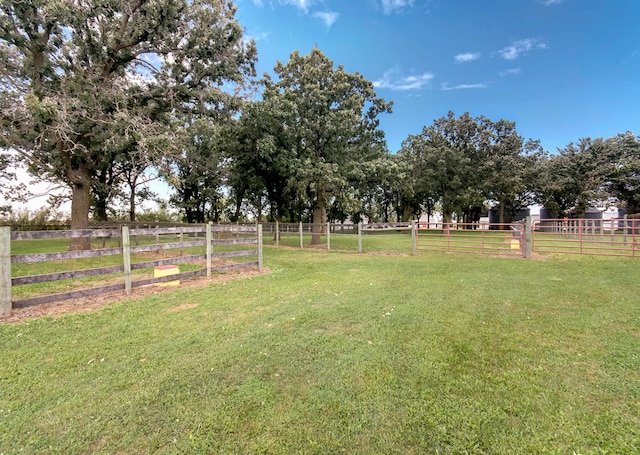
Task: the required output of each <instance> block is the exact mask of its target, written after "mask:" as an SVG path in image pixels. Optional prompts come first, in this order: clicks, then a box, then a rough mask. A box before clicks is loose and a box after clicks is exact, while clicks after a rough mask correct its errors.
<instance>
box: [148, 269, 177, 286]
mask: <svg viewBox="0 0 640 455" xmlns="http://www.w3.org/2000/svg"><path fill="white" fill-rule="evenodd" d="M178 273H180V268H179V267H178V266H177V265H159V266H157V267H154V268H153V277H154V278H160V277H163V276H169V275H177V274H178ZM179 284H180V280H172V281H165V282H162V283H156V285H157V286H178V285H179Z"/></svg>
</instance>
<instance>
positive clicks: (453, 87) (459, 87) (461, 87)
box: [440, 83, 488, 92]
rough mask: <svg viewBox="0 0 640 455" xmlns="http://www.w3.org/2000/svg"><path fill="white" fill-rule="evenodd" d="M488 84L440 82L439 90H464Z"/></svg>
mask: <svg viewBox="0 0 640 455" xmlns="http://www.w3.org/2000/svg"><path fill="white" fill-rule="evenodd" d="M487 87H488V85H487V84H458V85H449V84H446V83H445V84H442V85H441V86H440V91H441V92H447V91H449V90H466V89H473V88H487Z"/></svg>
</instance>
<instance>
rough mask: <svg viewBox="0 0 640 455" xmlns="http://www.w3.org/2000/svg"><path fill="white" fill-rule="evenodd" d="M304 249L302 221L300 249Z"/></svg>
mask: <svg viewBox="0 0 640 455" xmlns="http://www.w3.org/2000/svg"><path fill="white" fill-rule="evenodd" d="M302 248H304V242H303V240H302V221H300V249H302Z"/></svg>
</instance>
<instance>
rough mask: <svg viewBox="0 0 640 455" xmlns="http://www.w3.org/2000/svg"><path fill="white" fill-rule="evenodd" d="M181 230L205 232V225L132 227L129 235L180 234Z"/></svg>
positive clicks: (185, 232) (183, 231)
mask: <svg viewBox="0 0 640 455" xmlns="http://www.w3.org/2000/svg"><path fill="white" fill-rule="evenodd" d="M180 232H182V233H184V234H187V233H202V234H204V233H205V227H204V226H197V227H193V226H190V227H186V226H185V227H168V228H157V229H156V228H149V229H131V230H130V231H129V235H132V236H133V235H156V234H176V235H177V234H180Z"/></svg>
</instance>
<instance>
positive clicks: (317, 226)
mask: <svg viewBox="0 0 640 455" xmlns="http://www.w3.org/2000/svg"><path fill="white" fill-rule="evenodd" d="M326 223H327V209H326V207H325V204H324V193H323V192H322V191H318V199H317V200H316V205H315V206H314V207H313V226H312V228H311V245H320V244H321V243H322V233H323V232H324V229H325V225H326Z"/></svg>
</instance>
